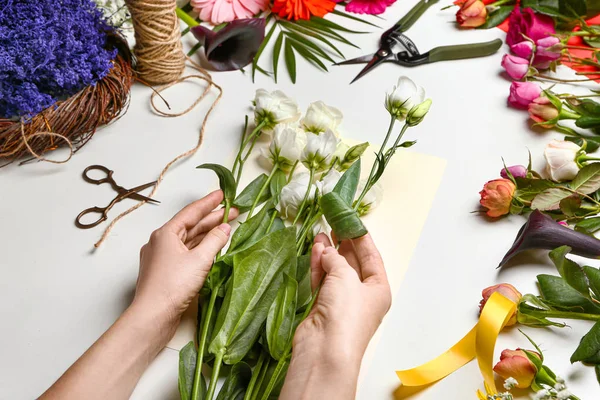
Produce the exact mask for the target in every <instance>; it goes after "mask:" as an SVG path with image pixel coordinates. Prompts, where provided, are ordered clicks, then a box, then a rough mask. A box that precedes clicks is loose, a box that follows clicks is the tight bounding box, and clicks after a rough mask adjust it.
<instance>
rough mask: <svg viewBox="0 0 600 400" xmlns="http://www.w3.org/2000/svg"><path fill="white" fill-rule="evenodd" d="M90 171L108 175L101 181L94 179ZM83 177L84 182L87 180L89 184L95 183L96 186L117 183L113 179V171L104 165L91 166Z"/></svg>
mask: <svg viewBox="0 0 600 400" xmlns="http://www.w3.org/2000/svg"><path fill="white" fill-rule="evenodd" d="M89 171H102V172H104V173H105V174H106V177H104V178H101V179H95V178H92V177H91V176H89V175H88V172H89ZM82 175H83V180H85V181H86V182H89V183H93V184H95V185H101V184H103V183H110V184H115V181H114V179H113V177H112V175H113V171H111V170H110V169H108V168H106V167H105V166H103V165H90V166H89V167H87V168H86V169H84V170H83V174H82Z"/></svg>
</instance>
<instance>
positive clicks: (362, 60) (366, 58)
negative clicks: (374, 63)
mask: <svg viewBox="0 0 600 400" xmlns="http://www.w3.org/2000/svg"><path fill="white" fill-rule="evenodd" d="M373 57H375V54H367V55H366V56H360V57H356V58H353V59H350V60H344V61H340V62H336V63H334V64H333V65H352V64H364V63H368V62H369V61H371V59H372V58H373Z"/></svg>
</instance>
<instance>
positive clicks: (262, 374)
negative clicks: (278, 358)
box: [250, 357, 271, 400]
mask: <svg viewBox="0 0 600 400" xmlns="http://www.w3.org/2000/svg"><path fill="white" fill-rule="evenodd" d="M270 364H271V357H268V358H267V362H266V363H265V364H264V365H263V366H262V371H260V375H259V377H258V382H256V385H255V386H254V388H255V390H253V392H254V393H252V397H250V400H256V398H257V397H258V395H259V392H260V388H261V387H262V384H263V382H264V380H265V376H266V375H267V371H268V370H269V366H270Z"/></svg>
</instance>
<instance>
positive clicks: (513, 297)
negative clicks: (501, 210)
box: [479, 181, 523, 378]
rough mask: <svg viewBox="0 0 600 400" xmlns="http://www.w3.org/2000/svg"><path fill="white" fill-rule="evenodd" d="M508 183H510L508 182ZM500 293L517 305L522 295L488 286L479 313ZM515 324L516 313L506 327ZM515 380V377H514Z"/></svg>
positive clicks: (509, 288) (501, 286)
mask: <svg viewBox="0 0 600 400" xmlns="http://www.w3.org/2000/svg"><path fill="white" fill-rule="evenodd" d="M509 182H510V181H509ZM496 292H498V293H500V294H501V295H502V296H504V297H506V298H507V299H509V300H510V301H512V302H514V303H516V304H519V302H520V301H521V298H522V297H523V295H522V294H521V292H519V291H518V290H517V289H516V288H515V287H514V286H513V285H511V284H510V283H500V284H498V285H494V286H490V287H487V288H485V289H483V290H482V291H481V301H480V302H479V313H480V314H481V312H482V311H483V307H485V305H486V303H487V301H488V300H489V299H490V297H491V296H492V294H494V293H496ZM516 323H517V312H516V311H515V313H514V314H513V316H512V317H511V318H510V320H509V321H508V322H507V323H506V326H512V325H514V324H516ZM515 378H516V377H515Z"/></svg>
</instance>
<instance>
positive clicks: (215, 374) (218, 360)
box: [206, 349, 225, 400]
mask: <svg viewBox="0 0 600 400" xmlns="http://www.w3.org/2000/svg"><path fill="white" fill-rule="evenodd" d="M224 355H225V349H223V350H221V351H219V352H218V353H217V354H216V355H215V364H214V365H213V370H212V375H211V376H210V385H209V386H208V392H207V393H206V400H212V399H213V397H214V395H215V389H216V388H217V380H218V379H219V371H221V364H222V363H223V356H224Z"/></svg>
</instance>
